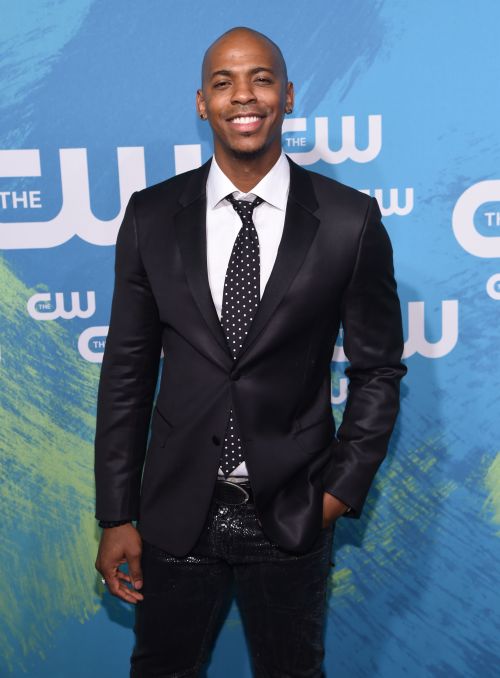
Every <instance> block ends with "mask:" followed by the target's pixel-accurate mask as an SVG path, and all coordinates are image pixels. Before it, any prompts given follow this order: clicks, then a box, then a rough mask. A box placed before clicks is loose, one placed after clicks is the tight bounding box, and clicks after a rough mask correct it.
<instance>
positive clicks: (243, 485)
mask: <svg viewBox="0 0 500 678" xmlns="http://www.w3.org/2000/svg"><path fill="white" fill-rule="evenodd" d="M214 499H215V501H216V502H218V503H219V504H230V505H235V506H238V505H240V504H252V503H253V492H252V488H251V487H250V483H249V482H248V480H246V481H244V482H240V483H233V482H231V481H230V480H218V479H217V481H216V482H215V490H214Z"/></svg>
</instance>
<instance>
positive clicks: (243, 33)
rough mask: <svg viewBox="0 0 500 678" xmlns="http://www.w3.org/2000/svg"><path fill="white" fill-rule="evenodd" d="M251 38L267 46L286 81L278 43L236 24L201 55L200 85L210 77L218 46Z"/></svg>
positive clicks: (285, 70)
mask: <svg viewBox="0 0 500 678" xmlns="http://www.w3.org/2000/svg"><path fill="white" fill-rule="evenodd" d="M248 38H252V39H254V40H255V41H257V42H260V43H261V44H262V45H266V46H267V48H268V49H269V50H270V51H271V52H272V53H273V56H274V59H275V61H276V65H277V67H278V69H279V71H280V76H281V78H282V79H283V83H284V84H286V83H287V82H288V74H287V69H286V63H285V59H284V57H283V54H282V52H281V50H280V48H279V47H278V45H277V44H276V43H275V42H273V41H272V40H271V39H270V38H268V37H267V35H264V34H263V33H259V31H255V30H253V28H246V27H245V26H237V27H235V28H230V29H229V30H228V31H226V32H225V33H223V34H222V35H221V36H220V37H219V38H217V40H215V41H214V42H213V43H212V44H211V45H210V46H209V47H208V49H207V51H206V52H205V55H204V57H203V63H202V67H201V82H202V87H203V86H204V85H205V83H206V82H207V80H208V79H209V78H210V76H211V73H212V55H213V53H214V52H216V51H217V50H218V49H219V48H225V47H229V46H230V45H231V44H235V45H237V44H238V43H239V42H240V41H241V40H244V39H248Z"/></svg>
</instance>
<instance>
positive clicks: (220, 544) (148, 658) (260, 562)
mask: <svg viewBox="0 0 500 678" xmlns="http://www.w3.org/2000/svg"><path fill="white" fill-rule="evenodd" d="M333 531H334V529H333V526H332V527H329V528H326V529H323V530H321V532H320V534H319V536H318V538H317V540H316V542H315V543H314V545H313V547H312V548H311V549H310V551H308V552H307V553H305V554H301V555H297V554H291V553H289V552H286V551H283V550H282V549H280V548H279V547H278V546H277V545H276V544H273V543H272V542H271V541H270V540H269V539H268V538H267V537H266V536H265V535H264V533H263V532H262V529H261V527H260V524H259V521H258V519H257V516H256V514H255V509H254V506H253V504H251V503H249V504H243V505H239V506H228V505H223V504H218V503H216V502H215V501H214V502H213V503H212V506H211V508H210V512H209V515H208V518H207V522H206V525H205V528H204V530H203V533H202V535H201V537H200V539H199V541H198V543H197V544H196V546H195V548H194V549H193V551H191V553H190V554H189V555H187V556H185V557H183V558H176V557H174V556H171V555H169V554H167V553H165V552H164V551H161V550H160V549H158V548H156V547H155V546H152V545H150V544H147V543H143V554H142V567H143V577H144V586H143V589H142V592H143V594H144V600H143V601H141V602H140V603H138V604H137V606H136V619H135V629H134V630H135V634H136V644H135V647H134V651H133V654H132V657H131V667H132V668H131V673H130V676H131V678H150V677H153V676H155V677H157V678H159V677H161V678H167V677H169V678H173V677H174V676H175V677H176V678H188V677H189V678H191V677H193V678H194V677H195V676H199V675H200V673H201V671H202V669H203V667H204V666H205V665H206V663H207V661H208V658H209V656H210V651H211V649H212V647H213V644H214V642H215V639H216V636H217V633H218V631H219V629H220V627H221V624H222V622H223V620H224V616H225V614H226V613H227V610H228V607H229V603H230V600H231V597H232V594H233V590H234V593H235V595H236V600H237V603H238V607H239V609H240V613H241V617H242V620H243V626H244V629H245V634H246V637H247V640H248V644H249V647H250V652H251V656H252V664H253V671H254V675H255V676H256V677H257V678H306V677H307V678H320V676H324V673H323V672H322V664H323V658H324V621H325V612H326V593H327V582H328V575H329V572H330V554H331V548H332V539H333Z"/></svg>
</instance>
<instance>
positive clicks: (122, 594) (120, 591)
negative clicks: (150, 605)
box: [106, 577, 144, 603]
mask: <svg viewBox="0 0 500 678" xmlns="http://www.w3.org/2000/svg"><path fill="white" fill-rule="evenodd" d="M106 584H107V586H108V590H109V592H110V593H111V594H112V595H113V596H116V597H117V598H121V599H122V600H124V601H125V602H126V603H137V602H139V601H141V600H144V596H143V595H142V593H139V591H134V590H133V589H131V588H130V587H129V586H127V585H126V584H122V583H121V580H120V579H119V578H118V577H111V578H109V579H106Z"/></svg>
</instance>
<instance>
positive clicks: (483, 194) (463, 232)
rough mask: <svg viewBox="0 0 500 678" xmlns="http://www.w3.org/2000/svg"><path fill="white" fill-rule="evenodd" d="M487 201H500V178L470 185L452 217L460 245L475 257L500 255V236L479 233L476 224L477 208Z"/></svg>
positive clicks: (457, 203) (454, 230) (488, 257)
mask: <svg viewBox="0 0 500 678" xmlns="http://www.w3.org/2000/svg"><path fill="white" fill-rule="evenodd" d="M487 202H500V180H499V179H491V180H488V181H480V182H478V183H477V184H473V185H472V186H469V188H467V189H466V190H465V191H464V192H463V193H462V195H461V196H460V197H459V199H458V200H457V202H456V205H455V208H454V210H453V214H452V217H451V221H452V226H453V232H454V234H455V237H456V239H457V240H458V242H459V243H460V245H461V246H462V247H463V248H464V250H466V251H467V252H469V254H473V255H474V256H475V257H483V258H485V259H490V258H493V257H500V236H499V235H496V236H487V235H482V234H481V233H479V231H478V230H477V228H476V227H475V225H474V214H475V213H476V210H477V209H478V208H479V207H480V206H481V205H484V204H485V203H487Z"/></svg>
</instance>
